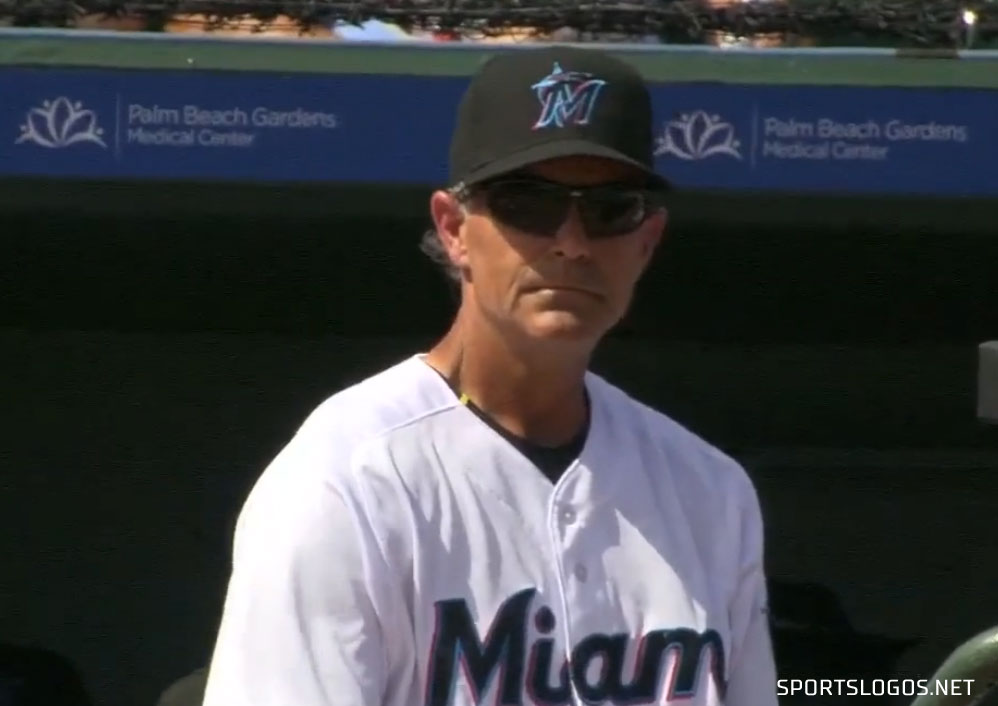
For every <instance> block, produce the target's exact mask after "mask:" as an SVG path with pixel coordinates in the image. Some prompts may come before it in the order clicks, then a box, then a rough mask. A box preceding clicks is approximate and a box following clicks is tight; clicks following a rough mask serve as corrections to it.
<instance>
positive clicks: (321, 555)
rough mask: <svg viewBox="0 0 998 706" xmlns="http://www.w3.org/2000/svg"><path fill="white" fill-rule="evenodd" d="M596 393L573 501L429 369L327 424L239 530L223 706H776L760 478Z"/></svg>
mask: <svg viewBox="0 0 998 706" xmlns="http://www.w3.org/2000/svg"><path fill="white" fill-rule="evenodd" d="M586 385H587V390H588V393H589V398H590V406H591V421H590V430H589V434H588V437H587V439H586V442H585V446H584V448H583V450H582V453H581V454H580V456H579V458H578V460H577V461H576V462H574V463H573V464H572V466H571V467H569V469H568V470H567V471H566V472H565V473H564V474H563V475H562V476H561V477H560V479H559V480H558V481H557V483H555V484H552V483H551V481H549V480H548V479H547V478H546V477H544V476H543V475H542V474H541V473H540V472H539V471H538V469H537V467H535V466H533V465H532V464H531V463H530V461H528V460H527V459H526V458H525V457H524V456H523V455H522V454H521V453H520V452H519V451H517V450H516V449H515V447H514V446H513V445H511V444H510V443H509V442H508V441H507V440H506V439H505V438H504V437H503V436H502V435H500V434H498V433H497V432H496V430H495V429H494V428H493V427H491V426H489V425H488V424H486V423H485V422H484V421H483V420H482V419H481V418H480V417H479V416H477V415H476V414H475V413H473V412H472V411H471V410H469V409H468V407H466V406H464V405H462V404H461V403H460V401H459V400H458V398H457V396H456V395H455V394H454V392H453V391H452V390H451V389H450V387H449V386H448V385H447V384H446V382H445V381H444V380H443V379H442V378H441V377H440V376H439V375H438V374H437V373H436V371H434V370H433V369H432V368H430V367H429V366H428V365H427V364H426V363H425V362H424V361H423V359H422V356H414V357H412V358H410V359H408V360H406V361H404V362H401V363H399V364H397V365H395V366H393V367H391V368H389V369H387V370H386V371H384V372H382V373H379V374H377V375H375V376H373V377H370V378H368V379H367V380H365V381H363V382H360V383H359V384H357V385H355V386H353V387H351V388H348V389H346V390H344V391H342V392H339V393H338V394H336V395H334V396H332V397H331V398H329V399H328V400H327V401H326V402H324V403H323V404H322V405H320V406H319V407H318V408H317V409H316V410H315V411H314V412H313V413H312V414H311V415H310V416H309V418H308V419H307V421H306V422H305V423H304V424H303V425H302V427H301V428H300V430H299V431H298V433H297V434H296V435H295V437H294V438H293V440H291V441H290V443H289V444H288V445H287V446H286V447H285V448H284V449H283V450H282V452H281V453H280V454H279V455H278V456H277V458H276V459H275V460H274V461H273V462H272V463H271V464H270V466H269V467H268V468H267V469H266V470H265V472H264V473H263V474H262V476H261V478H260V479H259V481H258V482H257V484H256V485H255V487H254V489H253V490H252V492H251V494H250V496H249V498H248V499H247V501H246V503H245V505H244V507H243V509H242V512H241V513H240V517H239V522H238V525H237V529H236V533H235V541H234V557H233V559H234V560H233V567H232V574H231V578H230V583H229V587H228V594H227V597H226V600H225V606H224V614H223V617H222V621H221V627H220V631H219V635H218V639H217V644H216V646H215V653H214V657H213V661H212V664H211V668H210V675H209V680H208V686H207V693H206V695H205V701H204V706H330V705H336V706H470V705H471V704H489V705H492V704H501V705H507V706H513V705H516V706H520V705H523V706H526V705H533V704H536V705H538V706H556V705H560V704H565V705H568V704H573V705H574V704H628V705H634V704H679V703H682V704H684V705H686V706H720V705H721V704H725V705H727V706H776V704H777V701H776V695H775V694H776V676H775V673H774V672H775V669H774V663H773V655H772V648H771V643H770V635H769V627H768V620H767V615H766V589H765V581H764V575H763V540H762V537H763V532H762V522H761V518H760V510H759V505H758V501H757V497H756V493H755V490H754V488H753V486H752V484H751V482H750V481H749V479H748V477H747V476H746V474H745V472H744V471H743V469H742V468H741V467H740V466H739V465H738V464H737V463H735V462H734V461H733V460H732V459H730V458H728V457H727V456H725V455H724V454H722V453H721V452H719V451H718V450H716V449H715V448H713V447H712V446H710V445H708V444H707V443H705V442H704V441H702V440H701V439H699V438H698V437H697V436H695V435H694V434H692V433H690V432H689V431H687V430H685V429H684V428H682V427H681V426H680V425H678V424H677V423H675V422H674V421H671V420H670V419H669V418H668V417H666V416H664V415H663V414H660V413H659V412H656V411H654V410H652V409H650V408H648V407H646V406H644V405H642V404H640V403H638V402H636V401H634V400H633V399H631V398H630V397H628V396H627V395H626V394H625V393H624V392H622V391H621V390H620V389H618V388H616V387H614V386H612V385H611V384H609V383H608V382H606V381H605V380H604V379H602V378H601V377H599V376H597V375H595V374H592V373H590V374H588V375H587V378H586Z"/></svg>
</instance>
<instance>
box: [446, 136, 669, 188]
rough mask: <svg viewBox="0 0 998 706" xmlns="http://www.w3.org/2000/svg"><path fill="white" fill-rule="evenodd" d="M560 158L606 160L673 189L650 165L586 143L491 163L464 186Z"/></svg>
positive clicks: (550, 145)
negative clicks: (637, 171) (636, 170)
mask: <svg viewBox="0 0 998 706" xmlns="http://www.w3.org/2000/svg"><path fill="white" fill-rule="evenodd" d="M558 157H603V158H605V159H612V160H614V161H617V162H623V163H624V164H628V165H630V166H632V167H634V168H636V169H638V170H639V171H640V172H641V173H642V174H644V175H645V176H646V177H647V178H648V180H649V181H650V182H651V183H652V184H653V185H655V186H657V187H659V188H662V189H666V190H669V189H672V184H671V183H670V182H669V181H668V180H667V179H666V178H665V177H663V176H662V175H661V174H659V173H657V172H655V171H653V170H651V169H649V168H648V166H647V165H645V164H642V163H641V162H639V161H638V160H636V159H632V158H631V157H628V156H627V155H625V154H624V153H622V152H618V151H617V150H615V149H611V148H609V147H604V146H603V145H598V144H595V143H592V142H588V141H586V140H558V141H554V142H545V143H544V144H542V145H533V146H531V147H527V148H526V149H523V150H520V151H519V152H514V153H512V154H510V155H507V156H506V157H503V158H502V159H497V160H495V161H494V162H489V163H488V164H487V165H485V166H483V167H481V168H479V169H475V170H474V171H472V172H471V173H470V174H468V175H467V177H466V178H465V179H463V180H462V183H463V184H464V185H465V186H472V185H473V184H477V183H479V182H482V181H485V180H486V179H492V178H494V177H498V176H502V175H503V174H508V173H510V172H515V171H517V170H519V169H523V168H525V167H529V166H530V165H532V164H537V163H538V162H544V161H546V160H549V159H557V158H558Z"/></svg>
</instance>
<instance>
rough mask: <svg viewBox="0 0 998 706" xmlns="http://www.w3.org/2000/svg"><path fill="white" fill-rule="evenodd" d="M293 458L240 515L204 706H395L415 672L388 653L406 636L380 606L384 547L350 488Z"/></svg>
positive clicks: (273, 472)
mask: <svg viewBox="0 0 998 706" xmlns="http://www.w3.org/2000/svg"><path fill="white" fill-rule="evenodd" d="M306 462H307V461H306ZM289 463H293V461H289V459H287V458H285V459H283V461H281V462H277V461H275V463H274V464H273V466H272V467H271V468H268V469H267V471H266V472H265V473H264V476H263V477H261V479H260V481H258V483H257V485H256V486H255V487H254V489H253V491H252V492H251V493H250V496H249V498H248V499H247V501H246V503H245V505H244V506H243V509H242V511H241V512H240V515H239V519H238V522H237V526H236V531H235V538H234V545H233V547H234V548H233V566H232V572H231V575H230V578H229V583H228V589H227V592H226V596H225V602H224V607H223V612H222V619H221V624H220V627H219V631H218V635H217V639H216V642H215V648H214V653H213V656H212V660H211V664H210V667H209V672H208V680H207V686H206V692H205V698H204V702H203V706H391V705H392V704H393V703H395V702H396V701H397V700H398V697H397V696H396V697H395V698H392V697H391V696H390V692H395V693H396V694H397V693H398V691H399V689H400V688H401V686H403V685H400V682H404V681H405V680H406V679H409V678H410V677H411V675H407V674H405V673H404V672H405V666H404V665H402V666H401V667H399V666H398V662H397V660H393V659H392V657H391V655H390V654H389V652H390V650H389V646H388V643H389V641H390V640H392V639H393V638H392V637H391V635H390V634H389V633H390V632H392V631H393V630H394V632H395V633H396V636H395V638H394V640H395V641H396V642H403V643H404V639H405V634H404V632H403V633H402V634H398V633H399V632H400V631H399V630H398V627H397V623H396V624H395V626H393V625H392V623H391V620H390V618H388V617H387V616H385V615H384V614H382V612H381V611H380V610H379V602H378V598H377V596H378V594H379V592H380V594H381V595H382V596H383V595H384V591H385V590H386V589H385V586H386V585H388V584H389V583H390V581H387V580H386V576H385V574H386V571H385V569H384V567H383V565H379V563H378V562H379V559H378V555H377V548H376V547H375V546H372V542H371V540H370V539H369V537H368V536H366V535H367V533H366V532H365V529H364V519H363V517H362V516H361V515H360V513H358V512H357V511H356V509H355V506H354V505H352V504H351V503H349V502H348V501H347V500H346V499H345V497H344V494H343V493H342V492H341V491H339V490H337V489H336V488H334V487H333V486H332V485H330V484H329V483H327V482H322V481H319V480H317V479H315V478H314V477H313V478H308V479H307V480H303V479H300V478H298V477H297V476H296V474H295V473H294V472H293V471H292V469H290V468H288V467H287V466H288V465H289ZM302 475H303V476H307V475H308V474H302ZM403 691H404V689H403Z"/></svg>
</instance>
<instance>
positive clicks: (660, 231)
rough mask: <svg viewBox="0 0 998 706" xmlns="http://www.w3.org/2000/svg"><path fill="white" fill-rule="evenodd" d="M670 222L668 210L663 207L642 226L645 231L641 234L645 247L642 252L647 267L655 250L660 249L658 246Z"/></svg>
mask: <svg viewBox="0 0 998 706" xmlns="http://www.w3.org/2000/svg"><path fill="white" fill-rule="evenodd" d="M668 222H669V214H668V211H666V210H665V209H664V208H661V209H659V210H657V211H656V212H655V214H654V215H653V216H651V217H650V218H649V219H648V220H647V221H646V222H645V224H644V225H643V226H642V228H643V229H644V232H643V233H642V234H641V243H642V247H643V250H642V253H641V254H642V256H643V257H644V265H645V266H646V267H647V266H648V263H649V262H651V259H652V257H653V256H654V255H655V251H656V250H658V246H659V245H660V244H661V243H662V241H663V240H664V239H665V236H666V225H667V224H668Z"/></svg>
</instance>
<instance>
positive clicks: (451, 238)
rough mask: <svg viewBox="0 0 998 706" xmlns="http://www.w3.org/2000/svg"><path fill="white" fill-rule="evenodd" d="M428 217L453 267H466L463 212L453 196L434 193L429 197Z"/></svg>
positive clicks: (446, 193)
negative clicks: (430, 218)
mask: <svg viewBox="0 0 998 706" xmlns="http://www.w3.org/2000/svg"><path fill="white" fill-rule="evenodd" d="M430 216H431V217H432V218H433V225H434V226H436V229H437V236H438V237H439V238H440V242H441V244H442V245H443V247H444V250H445V251H446V252H447V255H448V256H449V257H450V260H451V262H452V263H453V264H454V266H455V267H457V268H460V269H464V268H465V267H466V266H467V262H468V255H467V243H465V239H464V231H463V230H462V228H461V226H463V225H464V219H465V210H464V208H463V207H462V206H461V203H460V202H459V201H458V200H457V197H455V196H454V195H453V194H451V193H448V192H446V191H435V192H433V195H432V196H430Z"/></svg>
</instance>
